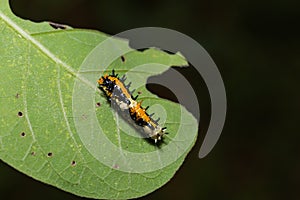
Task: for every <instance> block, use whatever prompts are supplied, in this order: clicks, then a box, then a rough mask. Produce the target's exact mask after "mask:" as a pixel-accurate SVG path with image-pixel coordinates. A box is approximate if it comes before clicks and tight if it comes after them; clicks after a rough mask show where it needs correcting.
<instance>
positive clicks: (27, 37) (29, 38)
mask: <svg viewBox="0 0 300 200" xmlns="http://www.w3.org/2000/svg"><path fill="white" fill-rule="evenodd" d="M0 18H1V19H2V20H3V21H4V22H5V23H6V24H7V25H8V26H10V27H11V28H12V29H13V30H14V31H15V32H17V33H18V34H19V35H21V36H22V37H23V38H24V39H25V40H27V41H28V42H30V43H32V44H33V45H34V46H35V47H36V48H37V49H39V50H40V51H41V52H42V53H43V54H45V55H46V56H47V57H48V58H49V59H51V60H52V61H53V62H54V63H56V64H58V65H60V66H62V67H63V68H64V69H65V70H66V71H68V72H69V73H70V74H71V75H72V76H74V77H76V78H78V79H79V80H80V81H82V82H83V83H85V84H86V85H87V86H89V87H91V88H93V89H94V88H96V87H95V84H92V83H91V82H90V81H88V80H86V79H85V78H83V77H82V76H80V74H79V73H77V71H76V70H74V69H73V68H72V67H71V66H70V65H68V64H67V63H65V62H64V61H62V60H61V59H59V58H58V57H56V55H54V54H53V53H51V51H49V49H47V48H46V47H45V46H44V45H43V44H42V43H40V42H39V41H38V40H36V39H35V38H34V37H32V36H31V34H29V33H27V32H26V31H24V30H23V29H22V28H21V27H20V26H18V25H17V24H16V23H14V22H13V21H12V20H11V19H10V18H9V17H8V16H6V15H5V14H4V13H3V12H2V11H0Z"/></svg>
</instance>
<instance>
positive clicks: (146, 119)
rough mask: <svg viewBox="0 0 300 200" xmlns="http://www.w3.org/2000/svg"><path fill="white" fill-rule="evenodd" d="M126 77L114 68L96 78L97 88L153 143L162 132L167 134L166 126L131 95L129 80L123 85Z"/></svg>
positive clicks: (161, 135)
mask: <svg viewBox="0 0 300 200" xmlns="http://www.w3.org/2000/svg"><path fill="white" fill-rule="evenodd" d="M125 80H126V77H125V75H124V76H123V77H122V78H119V77H118V74H115V70H112V74H110V75H108V74H105V75H103V76H102V77H100V78H99V80H98V88H99V89H101V90H102V91H103V92H104V94H105V96H106V97H107V100H108V102H110V103H111V104H112V105H113V106H114V107H115V108H116V109H117V110H118V111H119V112H120V113H121V114H122V116H124V117H125V118H127V119H128V118H129V116H130V119H131V120H127V121H129V122H130V121H133V122H134V125H135V127H136V128H138V129H142V131H143V133H144V134H146V135H147V136H148V137H149V138H151V139H153V140H154V143H157V142H158V141H160V140H162V137H163V135H164V134H167V133H166V132H165V131H166V129H167V128H166V127H161V126H160V125H159V124H158V121H159V118H158V119H157V120H154V119H153V118H152V116H153V114H151V115H149V114H148V113H147V112H146V110H147V109H148V108H149V106H148V107H146V108H143V107H142V101H140V102H137V101H136V99H137V98H138V95H137V96H136V97H133V96H132V93H133V92H134V90H133V91H131V92H130V91H129V87H130V85H131V82H130V83H128V84H127V85H125V83H124V82H125Z"/></svg>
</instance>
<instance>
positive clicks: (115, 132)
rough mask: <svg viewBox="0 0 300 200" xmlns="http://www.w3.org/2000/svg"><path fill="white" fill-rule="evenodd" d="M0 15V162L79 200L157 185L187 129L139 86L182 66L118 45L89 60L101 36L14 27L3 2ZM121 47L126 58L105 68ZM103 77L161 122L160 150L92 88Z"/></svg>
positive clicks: (173, 166) (182, 114) (188, 135)
mask: <svg viewBox="0 0 300 200" xmlns="http://www.w3.org/2000/svg"><path fill="white" fill-rule="evenodd" d="M0 8H1V10H0V35H1V37H0V47H1V48H0V74H1V79H0V84H1V87H0V159H1V160H2V161H4V162H5V163H7V164H9V165H10V166H12V167H14V168H15V169H17V170H19V171H21V172H23V173H25V174H27V175H28V176H30V177H33V178H34V179H37V180H40V181H42V182H44V183H47V184H50V185H53V186H55V187H58V188H60V189H62V190H65V191H68V192H71V193H73V194H76V195H79V196H83V197H90V198H97V199H128V198H134V197H140V196H143V195H146V194H148V193H150V192H152V191H154V190H156V189H158V188H159V187H161V186H162V185H164V184H165V183H167V182H168V181H169V180H170V179H171V178H172V177H173V175H174V174H175V172H176V171H177V169H178V168H179V167H180V165H181V164H182V163H183V160H184V158H185V156H186V155H187V153H188V152H189V150H190V149H191V148H192V146H193V144H194V142H195V140H196V136H197V122H196V120H195V119H194V117H193V116H192V115H191V114H190V113H188V112H187V111H186V110H185V108H183V107H182V106H180V105H179V104H176V103H173V102H170V101H168V100H164V99H160V98H158V97H157V96H156V95H154V94H152V93H150V92H149V91H147V90H146V88H145V84H146V81H147V78H148V77H149V76H152V75H156V74H159V73H162V72H163V71H165V70H167V69H168V67H169V66H184V65H186V64H187V62H186V61H185V59H184V58H183V57H182V56H180V55H178V54H176V55H169V54H167V53H165V52H162V51H159V50H156V49H149V50H146V51H143V52H138V51H135V50H130V48H129V47H128V43H127V42H126V41H123V40H121V39H113V41H114V44H116V45H115V46H110V47H109V48H104V49H102V53H101V55H99V58H98V60H97V59H96V60H93V58H94V56H93V52H94V53H95V52H96V53H99V52H98V51H95V48H96V47H97V46H99V44H101V43H103V41H106V40H107V39H108V38H109V36H108V35H106V34H103V33H100V32H97V31H91V30H80V29H72V28H70V27H68V28H67V29H66V30H61V29H54V28H53V27H51V26H50V25H49V24H48V23H46V22H44V23H33V22H30V21H26V20H23V19H20V18H18V17H16V16H15V15H14V14H13V13H12V12H11V11H10V8H9V5H8V2H7V0H0ZM122 48H123V49H127V50H128V49H129V50H130V52H128V53H126V54H125V55H124V57H123V58H122V59H121V57H119V58H117V59H114V60H113V61H112V62H108V58H110V56H112V55H114V54H113V53H112V52H118V51H119V50H120V49H122ZM91 58H92V59H91ZM124 58H125V61H124V60H123V59H124ZM107 63H108V65H106V64H107ZM149 63H150V64H149ZM137 66H139V67H137ZM149 67H150V68H151V70H149ZM111 69H115V70H116V72H117V73H119V74H120V75H123V74H127V77H128V80H130V81H132V82H133V86H132V88H136V89H137V90H138V91H139V92H141V95H140V96H141V97H140V99H141V100H144V102H143V105H150V106H151V107H150V111H149V112H151V111H153V112H155V114H156V115H157V116H162V118H163V120H162V122H161V123H163V124H164V125H165V126H167V127H168V132H169V135H168V136H167V137H166V138H165V143H164V144H162V147H160V148H158V147H157V146H155V145H153V144H150V143H149V142H147V141H146V140H145V139H142V138H139V137H137V135H136V134H137V133H136V131H135V130H134V129H133V128H132V127H131V126H129V125H128V124H126V122H124V121H122V119H120V118H119V117H118V116H117V115H115V114H114V112H112V109H111V108H110V105H109V104H108V103H107V101H106V98H105V97H104V96H103V95H102V94H100V93H99V91H98V90H96V89H95V88H96V86H97V79H98V78H99V77H100V76H101V75H103V73H104V72H105V71H106V72H110V71H111ZM147 69H148V70H147ZM149 71H150V72H151V73H149ZM97 103H100V104H99V105H100V106H97V105H98V104H97ZM156 115H155V116H156Z"/></svg>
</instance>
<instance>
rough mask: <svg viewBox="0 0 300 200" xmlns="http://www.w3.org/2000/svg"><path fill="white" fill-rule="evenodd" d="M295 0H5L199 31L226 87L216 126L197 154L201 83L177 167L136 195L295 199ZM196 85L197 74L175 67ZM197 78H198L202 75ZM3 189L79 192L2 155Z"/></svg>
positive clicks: (109, 29) (299, 164)
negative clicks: (223, 116) (187, 144)
mask: <svg viewBox="0 0 300 200" xmlns="http://www.w3.org/2000/svg"><path fill="white" fill-rule="evenodd" d="M298 2H299V1H290V0H288V1H286V0H285V1H284V0H281V1H276V0H273V1H261V0H251V1H246V0H239V1H238V0H236V1H217V0H212V1H196V0H195V1H192V0H184V1H183V0H179V1H176V2H175V1H171V0H144V1H141V0H140V1H137V0H128V1H103V0H51V1H45V0H44V1H41V0H30V1H29V0H12V1H11V4H12V6H13V11H14V12H15V13H16V14H17V15H18V16H20V17H22V18H26V19H31V20H33V21H44V20H47V21H54V22H58V23H62V24H68V25H71V26H73V27H80V28H90V29H97V30H100V31H102V32H105V33H108V34H116V33H119V32H121V31H125V30H128V29H131V28H137V27H144V26H157V27H165V28H170V29H174V30H177V31H180V32H182V33H184V34H187V35H189V36H191V37H192V38H194V39H195V40H197V41H198V42H199V43H200V44H201V45H202V46H203V47H204V48H205V49H206V50H207V51H208V52H209V53H210V55H211V56H212V58H213V59H214V61H215V62H216V64H217V66H218V67H219V70H220V72H221V74H222V77H223V80H224V83H225V86H226V90H227V95H228V116H227V120H226V124H225V127H224V131H223V133H222V135H221V138H220V140H219V141H218V143H217V145H216V146H215V148H214V149H213V151H212V152H211V153H210V154H209V155H208V156H207V157H205V158H204V159H201V160H200V159H199V158H198V156H197V155H198V151H199V148H200V146H201V142H202V139H203V137H204V133H205V129H206V128H207V122H208V119H209V116H210V114H209V100H208V95H207V91H206V89H205V87H204V86H203V87H195V90H196V91H197V93H198V95H199V97H200V101H201V103H200V106H201V117H202V119H201V120H202V121H201V131H200V135H199V140H198V142H197V143H196V145H195V147H194V148H193V151H192V152H191V153H190V154H189V156H188V158H187V160H186V161H185V163H184V165H183V166H182V167H181V168H180V170H179V171H178V173H177V174H176V175H175V177H174V178H173V179H172V180H171V181H170V182H169V183H168V184H166V185H165V186H163V187H162V188H161V189H159V190H157V191H155V192H153V193H152V194H150V195H148V196H146V197H143V198H141V199H145V200H146V199H158V200H159V199H163V200H166V199H202V200H204V199H233V200H235V199H236V200H247V199H249V200H253V199H255V200H259V199H263V200H266V199H272V200H273V199H300V192H299V186H300V172H299V170H300V161H299V160H300V159H299V155H300V148H299V147H298V146H299V139H300V137H299V135H300V131H299V128H298V126H299V111H300V106H299V102H300V93H299V88H298V86H299V78H300V76H299V72H300V68H299V67H300V59H299V55H300V54H299V53H300V51H299V45H300V39H299V38H300V31H299V29H298V26H299V21H300V12H299V11H300V3H298ZM181 72H182V73H183V74H185V75H186V76H188V77H192V78H191V82H192V83H193V84H194V85H199V84H197V83H199V81H200V82H202V81H201V80H200V78H199V77H193V76H191V74H192V70H191V69H189V70H181ZM201 85H203V83H202V84H201ZM0 177H1V178H0V194H1V197H5V198H4V199H13V200H14V199H24V200H28V199H42V198H43V199H64V200H68V199H74V200H77V199H78V200H79V199H81V198H79V197H76V196H73V195H71V194H68V193H66V192H63V191H61V190H58V189H56V188H54V187H51V186H48V185H45V184H42V183H40V182H38V181H34V180H33V179H31V178H29V177H27V176H26V175H23V174H21V173H19V172H17V171H15V170H13V169H12V168H10V167H8V166H6V165H5V164H4V163H2V162H0Z"/></svg>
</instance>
